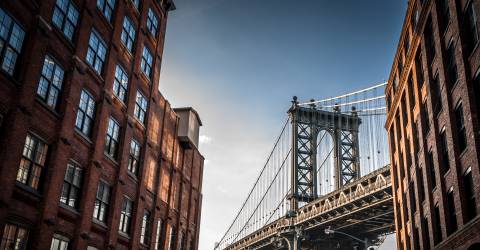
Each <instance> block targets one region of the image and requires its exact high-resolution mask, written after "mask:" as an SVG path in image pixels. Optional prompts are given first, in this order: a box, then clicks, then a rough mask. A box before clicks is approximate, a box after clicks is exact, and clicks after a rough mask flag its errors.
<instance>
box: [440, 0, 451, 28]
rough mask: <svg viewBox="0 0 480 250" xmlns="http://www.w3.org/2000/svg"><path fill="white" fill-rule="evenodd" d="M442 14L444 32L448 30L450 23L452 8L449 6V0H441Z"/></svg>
mask: <svg viewBox="0 0 480 250" xmlns="http://www.w3.org/2000/svg"><path fill="white" fill-rule="evenodd" d="M439 4H440V12H441V14H442V28H443V32H445V31H446V30H447V27H448V23H449V22H450V8H449V6H448V0H440V1H439Z"/></svg>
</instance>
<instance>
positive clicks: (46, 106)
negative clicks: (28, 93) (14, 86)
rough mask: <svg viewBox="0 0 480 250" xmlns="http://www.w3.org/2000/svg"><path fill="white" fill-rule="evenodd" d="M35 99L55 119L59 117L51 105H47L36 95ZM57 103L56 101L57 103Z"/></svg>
mask: <svg viewBox="0 0 480 250" xmlns="http://www.w3.org/2000/svg"><path fill="white" fill-rule="evenodd" d="M35 100H36V101H37V102H38V103H39V104H40V105H41V106H42V107H43V108H45V109H46V110H47V111H48V112H49V113H50V114H52V115H53V116H54V117H55V118H56V119H59V118H60V114H59V113H58V112H57V111H56V110H55V109H53V108H52V107H50V106H48V104H46V103H45V102H44V101H43V100H42V99H40V97H38V96H36V98H35ZM57 104H58V103H57Z"/></svg>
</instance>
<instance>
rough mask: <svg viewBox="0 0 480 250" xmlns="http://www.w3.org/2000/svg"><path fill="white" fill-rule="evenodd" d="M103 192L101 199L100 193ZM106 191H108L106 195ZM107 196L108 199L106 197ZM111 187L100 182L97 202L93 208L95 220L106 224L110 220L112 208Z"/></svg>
mask: <svg viewBox="0 0 480 250" xmlns="http://www.w3.org/2000/svg"><path fill="white" fill-rule="evenodd" d="M100 190H102V191H101V194H100V195H101V197H99V193H100ZM105 190H107V192H106V195H105ZM105 196H106V197H105ZM110 196H111V186H110V185H109V184H108V183H107V182H106V181H104V180H100V181H99V182H98V185H97V192H96V194H95V201H94V206H93V219H94V220H96V221H99V222H102V223H106V222H107V219H108V212H109V211H108V210H109V208H110Z"/></svg>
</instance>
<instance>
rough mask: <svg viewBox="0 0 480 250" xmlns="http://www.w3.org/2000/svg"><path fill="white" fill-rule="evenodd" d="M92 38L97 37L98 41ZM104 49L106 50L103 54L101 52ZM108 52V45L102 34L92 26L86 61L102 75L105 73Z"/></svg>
mask: <svg viewBox="0 0 480 250" xmlns="http://www.w3.org/2000/svg"><path fill="white" fill-rule="evenodd" d="M92 39H96V43H95V41H94V40H92ZM92 43H93V44H92ZM102 51H104V52H103V56H102V54H101V52H102ZM107 54H108V46H107V44H106V43H105V40H103V38H102V36H101V35H100V33H99V32H98V31H97V30H96V29H95V28H92V29H91V30H90V36H89V38H88V42H87V53H86V55H85V61H86V62H87V64H88V65H89V66H90V67H92V69H93V70H94V71H95V72H96V73H97V74H98V75H100V76H101V75H102V74H103V69H104V65H105V61H106V59H107ZM89 58H91V59H89ZM97 66H98V67H97Z"/></svg>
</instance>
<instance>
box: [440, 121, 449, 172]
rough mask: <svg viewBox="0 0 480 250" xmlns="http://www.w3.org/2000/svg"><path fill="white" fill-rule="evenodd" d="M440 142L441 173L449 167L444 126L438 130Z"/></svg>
mask: <svg viewBox="0 0 480 250" xmlns="http://www.w3.org/2000/svg"><path fill="white" fill-rule="evenodd" d="M440 143H441V147H442V148H441V152H442V162H441V167H442V174H445V173H446V172H447V171H448V169H450V162H449V159H448V140H447V131H446V129H445V128H443V129H442V131H441V132H440Z"/></svg>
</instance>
